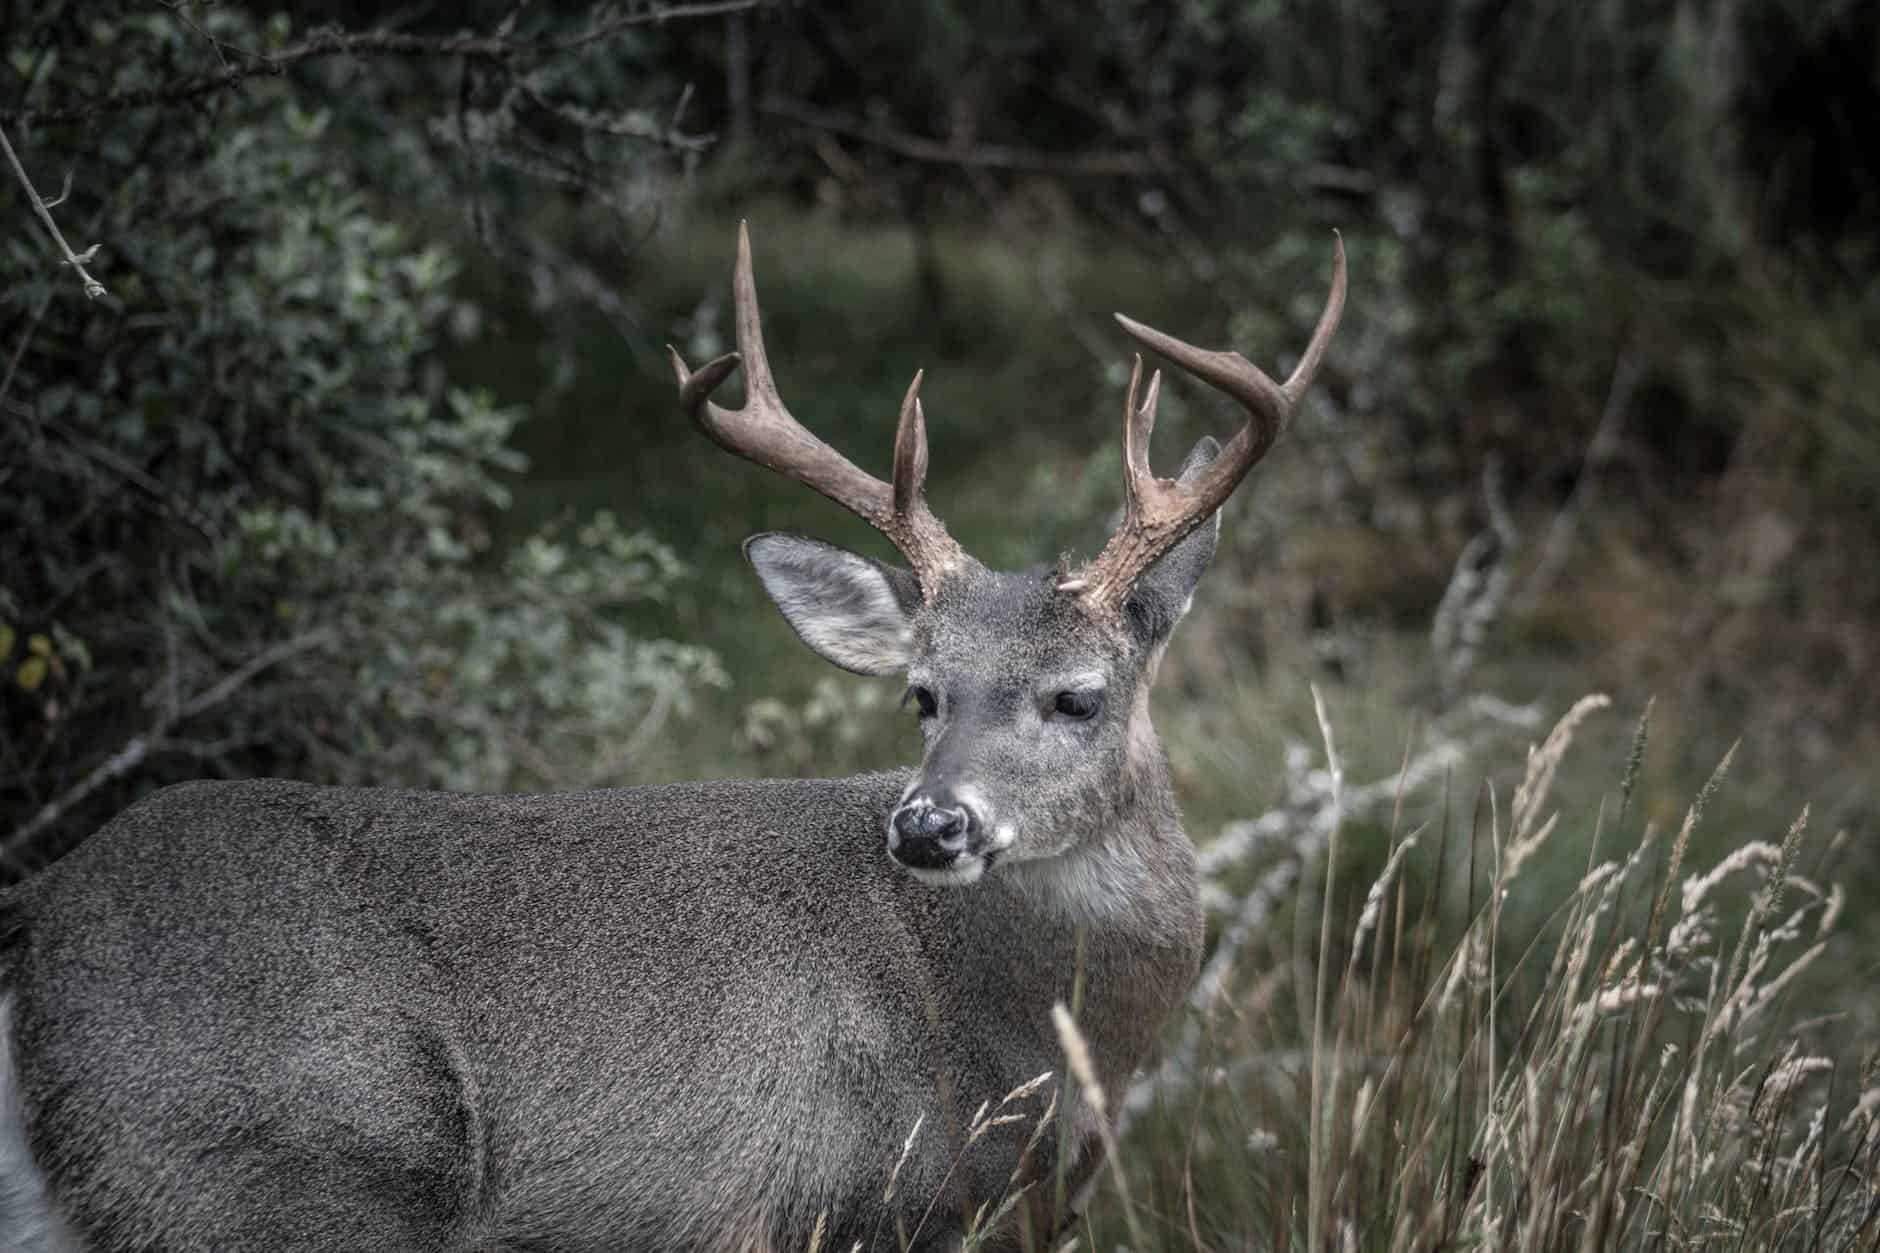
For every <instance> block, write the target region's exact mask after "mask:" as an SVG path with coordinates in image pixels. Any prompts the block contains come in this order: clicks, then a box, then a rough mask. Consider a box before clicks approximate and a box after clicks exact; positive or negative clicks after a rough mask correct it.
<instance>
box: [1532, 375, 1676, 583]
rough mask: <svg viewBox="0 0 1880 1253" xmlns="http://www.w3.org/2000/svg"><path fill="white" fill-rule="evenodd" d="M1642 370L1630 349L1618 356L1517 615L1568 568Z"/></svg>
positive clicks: (1548, 530)
mask: <svg viewBox="0 0 1880 1253" xmlns="http://www.w3.org/2000/svg"><path fill="white" fill-rule="evenodd" d="M1643 368H1644V363H1643V361H1642V360H1641V358H1640V356H1639V354H1638V352H1637V351H1636V350H1635V349H1631V348H1628V349H1626V350H1625V351H1624V352H1622V353H1620V354H1619V364H1618V365H1616V366H1614V367H1613V371H1612V386H1611V387H1610V388H1608V389H1607V392H1606V407H1605V410H1604V411H1603V412H1602V413H1601V414H1600V416H1599V426H1598V427H1597V428H1595V429H1594V431H1593V439H1592V442H1591V443H1589V444H1588V445H1587V446H1586V456H1585V457H1584V458H1582V459H1581V461H1580V476H1579V478H1577V479H1575V480H1574V483H1573V490H1572V491H1571V492H1570V493H1568V495H1567V500H1566V503H1565V504H1563V505H1561V506H1560V512H1558V513H1556V514H1555V515H1554V520H1553V524H1552V525H1551V526H1549V527H1548V528H1547V538H1546V540H1544V541H1543V542H1542V544H1541V556H1540V560H1539V561H1537V562H1535V564H1534V572H1533V573H1532V574H1530V575H1528V578H1527V582H1526V584H1525V585H1523V586H1522V588H1521V594H1520V596H1519V597H1517V598H1516V602H1515V611H1516V612H1517V613H1526V612H1528V611H1529V610H1531V609H1533V608H1534V606H1535V605H1536V604H1537V603H1539V601H1540V598H1541V597H1542V596H1543V595H1544V594H1545V593H1546V591H1547V589H1548V587H1549V585H1551V584H1552V583H1553V581H1554V576H1555V575H1557V574H1559V573H1560V567H1561V566H1563V565H1565V564H1566V560H1567V550H1568V549H1569V548H1570V547H1572V544H1573V539H1574V536H1575V534H1576V533H1577V532H1578V530H1579V526H1580V519H1581V518H1583V517H1585V516H1586V514H1587V511H1588V510H1589V509H1591V507H1592V504H1593V497H1594V496H1595V495H1596V494H1597V492H1598V489H1599V472H1600V471H1601V470H1602V469H1604V468H1605V465H1606V463H1607V462H1608V461H1610V460H1612V454H1613V451H1614V450H1615V449H1616V448H1617V447H1618V445H1619V431H1620V429H1621V428H1623V427H1624V426H1625V419H1626V415H1627V413H1629V412H1630V410H1631V408H1632V393H1633V391H1634V390H1635V389H1636V388H1637V386H1638V379H1639V375H1640V374H1641V373H1642V372H1643Z"/></svg>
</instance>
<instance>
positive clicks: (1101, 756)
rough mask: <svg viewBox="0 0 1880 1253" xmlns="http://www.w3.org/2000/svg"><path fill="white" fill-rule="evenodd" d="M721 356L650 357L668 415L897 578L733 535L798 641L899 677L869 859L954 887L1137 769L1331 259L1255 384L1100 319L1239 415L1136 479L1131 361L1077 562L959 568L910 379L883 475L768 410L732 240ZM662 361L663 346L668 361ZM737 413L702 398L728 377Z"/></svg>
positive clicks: (1140, 408) (798, 544)
mask: <svg viewBox="0 0 1880 1253" xmlns="http://www.w3.org/2000/svg"><path fill="white" fill-rule="evenodd" d="M733 289H734V301H735V305H736V314H737V336H738V351H737V352H736V353H730V354H727V355H725V356H722V357H719V358H717V359H715V360H713V361H711V362H709V363H707V364H706V365H705V366H704V367H702V368H701V369H699V370H698V371H697V372H693V371H691V370H689V369H688V368H687V367H686V365H685V363H684V362H683V361H682V360H681V359H680V358H679V355H678V354H677V353H676V352H673V353H672V354H671V355H672V364H673V370H674V373H675V374H676V375H677V377H678V380H679V393H680V399H681V401H682V403H684V405H685V406H686V409H687V411H688V412H689V413H690V414H691V416H692V418H693V420H694V421H695V422H697V423H698V425H699V427H700V428H701V429H702V430H703V431H704V432H705V434H706V435H708V436H710V437H711V439H712V440H713V441H714V442H716V443H717V444H719V445H720V446H721V447H723V448H725V449H726V450H728V451H730V452H733V453H736V454H737V455H739V456H741V457H744V458H747V459H749V460H751V461H755V462H757V463H758V464H760V465H764V466H768V467H770V468H771V469H773V470H776V471H777V472H779V473H781V474H785V475H787V476H789V477H791V478H793V479H796V480H798V481H799V482H802V483H805V484H807V485H808V486H810V487H812V488H814V489H815V490H817V491H818V492H821V493H822V494H823V495H825V496H827V497H829V498H830V499H831V500H833V501H835V502H836V503H837V504H839V505H842V506H844V507H845V508H847V509H849V510H851V511H852V512H854V513H855V514H856V515H858V516H859V517H861V518H862V519H863V520H864V521H866V522H868V523H869V524H870V525H872V526H874V527H875V528H876V529H877V530H879V531H881V532H882V533H883V534H884V535H886V536H887V537H888V539H889V540H890V541H892V542H893V544H894V546H895V547H896V548H897V549H899V550H900V552H901V555H902V556H903V557H904V558H905V559H906V561H907V566H906V567H905V568H903V567H900V566H894V565H889V564H886V563H884V562H879V561H876V560H874V559H872V558H869V557H864V556H860V555H858V554H855V553H851V552H848V551H846V550H844V549H841V548H837V547H835V546H833V545H830V544H825V543H822V542H820V541H818V540H813V539H806V538H803V537H801V536H795V535H785V534H765V535H758V536H754V537H752V538H751V539H750V540H749V541H747V543H746V544H745V553H746V555H747V556H748V557H749V558H750V561H751V564H752V565H753V566H754V567H755V568H756V570H757V574H758V577H759V578H760V579H761V580H762V581H763V584H764V588H765V590H766V591H767V592H769V594H770V597H771V599H772V600H773V601H775V602H776V604H777V607H778V608H779V609H780V610H782V612H783V616H784V617H785V618H786V619H787V620H788V621H789V623H790V625H791V626H792V627H794V628H795V629H796V632H797V634H798V635H800V636H801V637H802V638H803V641H804V642H805V643H806V644H808V645H809V646H810V647H811V648H812V649H814V650H815V651H816V652H817V653H819V654H821V655H822V656H823V657H824V658H826V659H827V660H829V661H831V662H833V663H834V664H836V665H838V666H840V667H842V668H843V669H845V670H852V671H854V672H856V673H858V674H869V675H883V676H887V675H901V676H905V679H906V682H907V684H908V687H907V702H908V703H909V704H910V705H912V706H913V707H914V710H915V712H916V714H917V715H918V717H919V719H920V727H921V734H922V736H923V738H924V739H925V741H926V753H925V756H924V758H923V760H922V762H921V766H920V769H919V770H918V771H917V772H916V773H915V775H914V778H913V781H912V782H911V783H909V785H908V787H907V789H906V791H905V792H904V793H903V795H902V797H901V801H900V804H899V805H898V806H897V807H896V809H895V810H894V812H893V813H892V814H891V815H890V816H889V819H888V829H887V842H888V851H889V853H890V855H892V856H893V857H894V859H895V860H896V861H898V862H899V863H901V864H902V865H903V866H905V867H907V869H908V870H909V871H911V872H912V873H913V874H915V875H917V876H918V877H920V878H921V879H924V880H927V881H929V882H934V883H971V882H973V881H974V880H976V879H978V878H979V877H980V876H981V875H983V874H984V873H986V871H988V870H990V869H992V868H993V867H994V866H996V865H998V864H1000V863H1013V862H1024V861H1033V860H1038V859H1043V858H1050V857H1057V856H1060V855H1062V854H1064V853H1066V852H1068V851H1070V850H1072V849H1074V848H1077V847H1079V846H1080V845H1083V844H1086V843H1088V842H1089V841H1092V840H1095V839H1099V838H1101V835H1102V833H1103V832H1104V831H1105V830H1106V829H1107V828H1108V826H1109V825H1110V824H1108V823H1106V821H1105V820H1106V818H1108V817H1110V816H1111V815H1113V814H1115V813H1116V812H1117V811H1118V810H1119V809H1120V808H1121V807H1123V806H1125V805H1127V804H1128V803H1130V801H1131V799H1132V798H1131V796H1130V791H1131V787H1132V785H1133V781H1134V780H1137V779H1139V778H1142V777H1143V775H1144V771H1145V770H1150V769H1154V768H1155V765H1154V763H1155V762H1159V755H1160V747H1159V745H1158V744H1157V742H1156V740H1155V738H1154V732H1153V731H1152V730H1151V729H1150V727H1149V722H1148V713H1147V699H1148V688H1149V685H1150V683H1151V682H1152V681H1153V679H1154V676H1155V670H1156V665H1157V663H1158V661H1159V660H1160V658H1161V655H1162V650H1163V648H1164V647H1165V646H1166V645H1167V643H1168V639H1169V636H1170V634H1171V633H1172V632H1173V630H1174V629H1175V625H1176V624H1177V623H1178V622H1179V621H1180V620H1181V618H1182V615H1183V614H1184V613H1185V612H1186V611H1187V609H1188V605H1189V602H1190V600H1191V599H1192V597H1193V594H1194V590H1195V585H1196V584H1197V583H1198V582H1199V580H1200V578H1201V575H1202V573H1203V572H1204V571H1205V570H1206V569H1207V566H1208V562H1209V560H1210V558H1212V556H1213V555H1214V545H1215V539H1216V535H1217V533H1218V530H1219V525H1220V516H1219V510H1220V506H1221V504H1222V502H1223V501H1225V500H1226V499H1227V497H1228V496H1229V494H1231V493H1232V492H1233V490H1234V488H1235V487H1236V486H1237V485H1238V484H1239V483H1240V481H1241V479H1242V478H1244V477H1245V476H1246V474H1247V471H1248V470H1249V469H1251V468H1252V466H1253V464H1254V463H1255V462H1256V461H1258V460H1259V459H1260V458H1261V457H1263V456H1264V455H1265V454H1266V452H1267V450H1268V449H1270V448H1271V447H1272V446H1273V443H1274V441H1275V440H1276V439H1278V437H1279V435H1280V433H1281V432H1282V431H1283V430H1284V429H1285V427H1286V424H1287V421H1288V420H1289V418H1290V417H1291V415H1292V411H1293V409H1294V407H1295V406H1296V405H1297V403H1298V400H1299V397H1300V396H1301V395H1302V394H1303V393H1304V392H1305V390H1306V388H1307V387H1308V386H1310V385H1311V382H1312V378H1313V376H1314V375H1315V374H1316V373H1317V372H1318V368H1319V364H1320V362H1321V361H1322V360H1323V358H1324V355H1325V349H1326V346H1327V344H1328V343H1329V342H1330V340H1331V338H1332V334H1333V332H1334V331H1335V330H1336V329H1337V326H1338V319H1339V315H1340V313H1341V312H1342V311H1343V308H1344V300H1345V256H1344V248H1343V245H1342V244H1340V245H1337V247H1336V249H1335V252H1334V255H1333V273H1332V291H1331V295H1330V297H1329V299H1328V300H1327V302H1326V305H1325V311H1324V313H1323V314H1321V315H1320V318H1319V324H1318V327H1317V329H1316V330H1315V331H1314V332H1313V335H1312V339H1311V342H1310V343H1309V344H1308V345H1307V347H1306V350H1305V353H1304V355H1303V356H1302V358H1301V359H1300V362H1299V366H1298V368H1297V369H1296V370H1294V371H1293V373H1292V375H1291V377H1290V378H1288V379H1287V380H1286V382H1285V383H1284V384H1279V383H1275V382H1274V381H1273V380H1272V379H1270V378H1268V377H1267V376H1266V375H1265V374H1263V373H1261V372H1260V371H1259V370H1258V369H1256V368H1255V367H1254V366H1252V365H1251V364H1249V363H1248V362H1247V361H1246V360H1245V359H1243V358H1242V357H1241V356H1240V355H1239V354H1238V353H1234V352H1210V351H1207V350H1204V349H1200V348H1195V347H1193V346H1192V345H1190V344H1186V343H1183V342H1182V341H1180V340H1177V339H1173V338H1171V337H1169V336H1167V335H1164V334H1162V333H1161V332H1159V331H1156V330H1152V329H1151V328H1149V327H1146V326H1143V325H1141V324H1140V323H1137V322H1133V321H1131V320H1130V319H1128V318H1125V317H1122V316H1121V315H1120V314H1119V315H1118V318H1117V320H1118V321H1119V322H1121V323H1122V326H1123V329H1124V330H1125V331H1127V332H1128V333H1129V334H1130V335H1132V336H1134V337H1135V338H1136V339H1138V340H1140V341H1141V342H1142V343H1144V344H1146V345H1148V346H1149V347H1150V348H1153V349H1154V350H1156V351H1157V352H1159V353H1161V354H1162V355H1163V356H1165V357H1167V358H1168V359H1169V360H1170V361H1172V362H1173V363H1175V364H1176V365H1178V366H1180V367H1181V368H1183V369H1185V370H1187V371H1188V372H1189V373H1191V374H1193V375H1195V376H1196V377H1198V378H1200V379H1202V380H1203V381H1204V382H1207V383H1208V384H1210V385H1212V386H1213V387H1216V388H1218V389H1219V390H1221V391H1222V392H1225V393H1226V394H1227V395H1229V396H1231V397H1233V398H1234V399H1235V400H1236V401H1238V402H1239V403H1240V404H1241V405H1242V406H1243V407H1244V408H1245V410H1246V412H1247V422H1246V424H1245V425H1244V426H1242V427H1241V428H1240V430H1239V431H1237V432H1236V433H1235V434H1234V436H1233V438H1232V439H1230V440H1228V442H1227V444H1226V445H1225V446H1224V447H1223V446H1220V445H1217V444H1216V443H1215V442H1214V441H1213V440H1211V439H1204V440H1202V441H1201V443H1199V444H1197V445H1196V446H1195V448H1194V450H1193V451H1192V452H1190V453H1189V455H1188V459H1187V461H1186V462H1185V463H1184V464H1183V466H1182V469H1181V471H1180V473H1179V474H1178V476H1177V477H1176V478H1174V479H1162V478H1157V477H1156V476H1155V474H1154V473H1153V471H1151V470H1150V468H1149V433H1150V431H1151V429H1152V428H1153V427H1154V425H1155V408H1156V397H1157V394H1158V392H1159V390H1160V385H1161V375H1160V373H1159V372H1158V373H1156V374H1155V375H1153V376H1152V377H1151V378H1150V379H1149V381H1148V384H1147V386H1146V387H1144V386H1143V379H1142V359H1141V358H1140V357H1138V358H1137V359H1136V365H1135V370H1134V372H1133V373H1132V375H1131V377H1130V383H1129V395H1128V401H1127V407H1126V411H1125V419H1124V440H1123V461H1124V479H1123V490H1124V511H1123V519H1122V522H1121V523H1120V524H1119V525H1118V527H1117V529H1116V531H1115V533H1114V534H1112V535H1111V536H1110V539H1109V542H1108V543H1107V544H1106V545H1105V546H1104V548H1103V551H1102V552H1101V553H1099V554H1098V555H1097V557H1096V558H1095V559H1094V560H1092V561H1090V562H1089V563H1088V564H1086V565H1085V566H1083V567H1082V568H1081V569H1079V570H1077V571H1075V572H1071V573H1067V572H1064V571H1061V570H1056V569H1047V568H1039V569H1037V570H1032V571H1026V572H1020V573H1004V572H999V571H993V570H988V569H987V568H986V567H984V566H983V565H981V564H980V563H979V562H977V561H975V560H974V559H973V558H972V557H970V556H968V555H967V554H966V552H965V550H963V549H962V548H961V547H960V546H959V545H958V544H957V543H956V542H955V541H954V540H953V538H952V537H951V536H950V535H948V534H947V531H946V528H945V527H944V526H942V525H941V523H940V520H939V519H938V518H937V517H935V516H934V514H933V511H932V510H930V509H929V508H928V507H927V501H926V497H925V495H924V493H923V490H922V485H923V483H924V481H925V479H926V473H927V433H926V421H925V417H924V415H923V413H922V411H921V404H920V381H921V380H920V375H918V374H917V375H915V376H914V382H913V385H912V386H910V387H909V388H908V391H907V398H906V399H905V400H904V401H903V402H902V404H901V417H900V424H899V427H898V429H897V431H896V435H895V442H894V471H893V476H892V480H891V481H890V482H886V483H884V482H882V481H881V480H880V479H877V478H875V477H873V476H872V475H869V474H866V473H864V472H863V471H861V470H859V469H857V468H856V467H855V465H854V464H853V463H851V462H850V461H849V460H848V459H847V458H845V457H843V456H842V455H841V454H840V453H838V452H836V451H835V450H834V449H833V448H830V447H829V446H828V445H827V444H825V443H823V442H822V441H821V440H819V439H817V438H816V437H815V436H814V435H812V434H810V433H809V432H808V431H807V430H805V429H804V428H803V427H802V426H801V425H800V424H799V423H797V421H796V420H795V419H794V418H792V417H791V416H790V413H789V411H788V410H787V409H785V408H784V405H783V401H782V399H781V397H780V396H779V395H778V393H777V387H776V383H775V381H774V379H773V378H772V376H771V372H770V365H769V361H768V359H767V358H766V356H765V353H764V339H763V331H762V328H761V325H760V322H759V317H758V307H757V289H756V283H755V281H754V280H753V278H752V275H751V249H750V237H749V234H748V232H747V231H745V230H744V229H742V228H740V230H739V234H738V261H737V270H736V274H735V277H734V280H733ZM668 351H670V350H668ZM740 362H741V363H742V364H743V367H744V371H745V397H746V399H745V403H744V407H743V408H741V409H736V410H732V409H726V408H723V407H722V406H720V405H717V404H715V403H713V402H712V400H711V399H710V397H711V393H712V391H713V390H714V389H715V388H716V387H717V386H718V385H719V384H720V383H722V382H723V381H724V379H725V378H726V377H727V376H728V375H730V373H731V372H732V371H733V370H734V369H736V368H737V367H738V365H739V364H740Z"/></svg>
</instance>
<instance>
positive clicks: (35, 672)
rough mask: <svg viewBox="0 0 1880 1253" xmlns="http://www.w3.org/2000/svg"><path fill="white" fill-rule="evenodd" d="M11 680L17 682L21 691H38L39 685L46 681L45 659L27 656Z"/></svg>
mask: <svg viewBox="0 0 1880 1253" xmlns="http://www.w3.org/2000/svg"><path fill="white" fill-rule="evenodd" d="M13 681H14V682H16V683H18V684H19V685H20V688H21V690H23V691H28V692H35V691H38V690H39V685H40V684H41V683H44V682H45V681H46V659H45V658H44V657H28V658H27V659H26V660H25V661H22V662H21V663H20V668H19V669H18V670H17V671H16V672H15V673H14V675H13Z"/></svg>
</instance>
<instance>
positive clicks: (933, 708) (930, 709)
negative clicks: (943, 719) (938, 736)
mask: <svg viewBox="0 0 1880 1253" xmlns="http://www.w3.org/2000/svg"><path fill="white" fill-rule="evenodd" d="M910 700H911V701H913V702H914V707H915V708H916V709H917V710H919V711H920V716H921V717H923V718H931V717H933V716H934V715H935V714H937V713H939V712H940V702H939V701H937V700H935V699H934V694H933V691H932V689H930V688H925V687H922V686H921V685H920V684H918V683H916V684H915V685H914V686H912V687H910V688H908V689H907V691H906V693H905V694H904V695H902V697H901V704H902V705H906V704H907V702H909V701H910Z"/></svg>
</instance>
